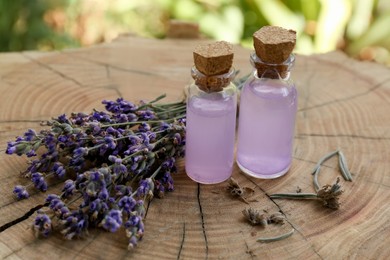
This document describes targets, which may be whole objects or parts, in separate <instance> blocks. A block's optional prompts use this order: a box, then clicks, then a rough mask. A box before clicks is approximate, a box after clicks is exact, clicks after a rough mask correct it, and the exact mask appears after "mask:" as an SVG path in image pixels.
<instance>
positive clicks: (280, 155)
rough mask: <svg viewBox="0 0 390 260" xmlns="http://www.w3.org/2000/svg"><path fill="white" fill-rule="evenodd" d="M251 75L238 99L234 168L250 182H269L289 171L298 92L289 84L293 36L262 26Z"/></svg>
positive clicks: (256, 42) (275, 28)
mask: <svg viewBox="0 0 390 260" xmlns="http://www.w3.org/2000/svg"><path fill="white" fill-rule="evenodd" d="M253 39H254V47H255V53H253V54H252V55H251V56H250V60H251V64H252V66H253V67H254V71H253V74H252V75H251V76H250V77H249V78H248V79H247V81H246V82H245V83H244V87H243V90H242V92H241V99H240V111H239V123H238V147H237V164H238V166H239V167H240V169H241V170H242V171H243V172H244V173H246V174H248V175H250V176H253V177H256V178H263V179H272V178H277V177H279V176H282V175H284V174H285V173H286V172H287V171H288V170H289V168H290V165H291V161H292V149H293V140H294V126H295V114H296V111H297V91H296V88H295V85H294V83H293V82H292V80H291V79H290V70H291V68H292V66H293V65H294V61H295V58H294V55H293V54H291V52H292V50H293V48H294V46H295V41H296V33H295V31H293V30H286V29H283V28H280V27H277V26H265V27H262V28H261V29H260V30H259V31H257V32H255V33H254V35H253Z"/></svg>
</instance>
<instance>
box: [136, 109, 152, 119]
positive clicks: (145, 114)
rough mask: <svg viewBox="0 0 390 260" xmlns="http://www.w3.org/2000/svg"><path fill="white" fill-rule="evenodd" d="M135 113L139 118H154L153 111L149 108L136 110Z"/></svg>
mask: <svg viewBox="0 0 390 260" xmlns="http://www.w3.org/2000/svg"><path fill="white" fill-rule="evenodd" d="M137 115H138V117H139V118H140V119H141V120H151V119H155V118H156V115H155V113H154V112H153V111H151V110H141V111H137Z"/></svg>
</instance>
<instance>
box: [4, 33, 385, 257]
mask: <svg viewBox="0 0 390 260" xmlns="http://www.w3.org/2000/svg"><path fill="white" fill-rule="evenodd" d="M199 41H200V40H173V39H172V40H152V39H143V38H136V37H123V38H119V39H118V40H116V41H115V42H113V43H110V44H103V45H99V46H96V47H92V48H86V49H77V50H66V51H62V52H50V53H42V52H22V53H9V54H5V53H4V54H0V57H1V59H0V90H1V93H2V95H0V104H1V105H0V106H1V109H0V134H1V135H0V146H1V148H0V149H2V153H1V155H0V162H1V164H0V179H1V183H0V191H1V198H0V216H1V217H0V226H1V225H4V224H6V223H8V222H10V221H12V220H14V219H16V218H18V217H20V216H22V215H23V214H25V213H26V212H27V211H29V210H30V209H31V208H32V207H34V206H36V205H37V204H40V203H42V202H43V200H44V198H45V196H46V194H42V193H35V194H32V196H31V198H30V199H28V200H23V201H16V199H15V198H14V196H13V194H12V189H13V187H14V186H15V185H16V184H25V183H27V180H24V179H22V178H21V177H20V175H19V172H20V171H23V170H24V169H25V168H26V162H27V159H26V158H25V157H17V156H7V155H5V154H4V148H5V147H6V142H7V141H10V140H13V139H14V138H15V136H17V135H20V134H22V133H23V132H24V131H25V130H26V129H28V128H34V129H39V128H40V126H39V122H40V121H41V120H45V119H49V118H51V117H54V116H58V115H60V114H62V113H67V114H69V113H71V112H76V111H85V112H88V111H91V109H93V108H97V109H102V108H103V106H102V104H101V103H100V102H101V100H103V99H109V100H113V99H116V98H117V97H118V96H119V97H124V98H125V99H129V100H132V101H137V100H139V99H146V100H147V99H149V100H150V99H153V98H154V97H156V96H158V95H160V94H161V93H167V95H168V100H178V99H180V98H181V97H182V90H183V87H184V86H185V85H186V84H188V83H189V82H190V72H189V69H190V67H191V66H192V64H193V62H192V50H193V49H194V47H195V46H196V45H197V44H198V43H199ZM249 54H250V50H246V49H243V48H240V47H236V48H235V59H234V66H235V67H236V68H239V69H240V70H241V72H242V73H241V75H244V74H247V73H249V72H250V71H251V67H250V64H249ZM296 60H297V61H296V65H295V68H294V70H293V78H294V80H295V83H296V85H297V88H298V91H299V112H298V114H297V124H296V133H295V143H294V148H295V149H294V161H293V165H292V168H291V170H290V172H289V173H288V174H287V175H285V176H284V177H281V178H278V179H275V180H258V179H253V178H250V177H247V176H245V175H243V174H241V173H240V172H239V170H238V168H237V167H235V168H234V174H233V177H234V178H235V179H236V180H238V181H239V182H240V183H241V184H242V185H243V186H248V187H252V188H253V189H254V190H255V198H256V200H257V201H256V202H251V203H250V205H247V204H245V203H243V202H241V201H240V200H236V199H232V198H231V197H230V195H229V194H228V193H227V191H226V186H227V183H226V182H225V183H222V184H219V185H209V186H207V185H199V184H196V183H195V182H193V181H191V180H190V179H189V178H188V177H187V176H186V174H185V172H184V161H183V160H181V161H179V163H178V165H179V172H178V174H177V175H175V176H174V179H175V187H176V190H175V191H174V192H172V193H168V194H166V196H165V198H164V199H154V200H153V201H152V203H151V205H150V207H149V211H148V214H147V218H146V221H145V225H146V227H145V229H146V231H145V236H144V239H143V241H142V242H141V243H140V244H139V247H138V248H137V249H135V250H134V251H127V244H128V241H127V238H126V236H125V233H124V230H120V231H119V232H117V233H115V234H111V233H108V232H105V231H103V230H92V231H91V232H90V235H89V237H87V238H86V239H83V240H74V241H66V240H64V239H63V238H62V236H61V235H60V234H55V235H53V236H51V237H49V238H47V239H36V238H35V237H34V236H33V234H32V232H31V230H30V228H29V227H30V226H31V222H32V220H33V217H30V218H29V219H27V220H25V221H23V222H20V223H19V224H17V225H13V226H12V227H10V228H8V229H6V230H5V231H3V232H1V233H0V258H4V259H43V258H46V259H56V258H60V257H61V258H66V259H68V258H75V259H120V258H131V257H133V258H135V259H193V258H194V259H198V258H199V259H216V258H221V259H251V258H253V259H265V258H274V259H281V258H294V259H297V258H299V259H317V258H327V259H346V258H363V259H380V258H382V259H384V258H386V257H389V256H390V247H389V243H390V221H389V216H390V204H389V201H390V177H389V176H390V172H389V169H390V160H389V154H390V113H389V111H390V71H389V69H388V68H385V67H383V66H380V65H377V64H373V63H365V62H358V61H355V60H352V59H350V58H348V57H346V56H345V55H344V54H341V53H339V52H334V53H329V54H324V55H313V56H297V59H296ZM336 149H341V150H342V151H343V152H344V154H345V155H346V158H347V160H348V163H349V167H350V169H351V172H352V175H353V178H354V181H353V182H344V181H342V186H343V189H344V194H343V195H342V197H341V203H342V205H341V208H340V209H339V210H331V209H327V208H324V207H322V206H321V205H319V204H317V203H316V202H315V201H292V200H277V199H273V200H271V199H270V198H269V197H268V195H269V194H272V193H276V192H295V191H296V189H297V187H298V186H299V187H300V188H301V189H302V192H313V191H314V190H313V185H312V176H311V174H310V172H311V170H312V168H313V167H314V165H315V163H316V162H317V161H318V159H319V158H320V157H322V156H323V155H324V154H326V153H328V152H330V151H333V150H336ZM337 176H339V169H338V164H337V161H336V159H332V160H330V161H328V162H326V163H325V166H324V167H323V168H322V171H321V174H320V183H321V184H331V183H333V182H334V181H335V180H336V177H337ZM61 188H62V185H61V184H56V185H53V186H51V187H50V189H49V191H48V192H47V193H48V194H50V193H54V192H58V191H59V190H60V189H61ZM249 206H250V207H252V208H255V209H259V210H267V211H268V212H270V213H272V212H276V211H281V212H283V214H285V215H286V217H287V220H288V223H286V224H284V225H282V226H278V225H269V226H268V227H267V228H261V227H257V226H250V225H248V224H247V223H246V222H245V221H244V219H243V216H242V213H241V211H242V210H243V209H245V208H248V207H249ZM291 229H294V230H295V234H294V235H293V236H292V237H290V238H288V239H285V240H283V241H278V242H274V243H267V244H264V243H259V242H256V238H258V237H267V236H273V235H275V234H282V233H284V232H286V231H289V230H291Z"/></svg>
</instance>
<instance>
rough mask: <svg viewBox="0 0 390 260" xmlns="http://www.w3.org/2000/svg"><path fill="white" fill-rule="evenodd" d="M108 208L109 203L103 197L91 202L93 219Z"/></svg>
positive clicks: (90, 208) (90, 209)
mask: <svg viewBox="0 0 390 260" xmlns="http://www.w3.org/2000/svg"><path fill="white" fill-rule="evenodd" d="M107 210H108V206H107V203H106V202H104V201H102V200H101V199H95V200H94V201H92V202H91V203H90V204H89V212H90V213H91V218H92V219H93V220H95V219H97V218H98V215H99V213H103V214H104V213H105V212H106V211H107Z"/></svg>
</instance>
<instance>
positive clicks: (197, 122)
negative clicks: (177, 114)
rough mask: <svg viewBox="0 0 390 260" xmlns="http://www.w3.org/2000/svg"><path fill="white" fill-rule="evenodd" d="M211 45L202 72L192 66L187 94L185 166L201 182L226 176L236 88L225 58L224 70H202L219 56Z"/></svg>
mask: <svg viewBox="0 0 390 260" xmlns="http://www.w3.org/2000/svg"><path fill="white" fill-rule="evenodd" d="M215 48H217V47H216V46H215V45H211V46H208V47H207V52H206V53H208V55H211V58H210V57H209V59H211V60H208V61H207V62H204V63H203V65H204V67H203V72H201V71H200V70H202V67H200V68H199V69H200V70H199V69H198V68H197V67H196V66H194V67H193V68H192V77H193V78H194V80H195V81H194V83H193V84H192V85H191V86H190V88H189V94H188V98H187V129H186V156H185V168H186V172H187V175H188V176H189V177H190V178H191V179H193V180H194V181H196V182H199V183H204V184H213V183H219V182H222V181H225V180H227V179H228V178H229V177H230V176H231V174H232V169H233V163H234V142H235V128H236V108H237V90H236V87H235V85H234V84H233V83H231V81H232V80H233V78H234V75H235V72H234V69H233V68H231V61H229V62H227V65H226V64H225V66H226V67H227V69H228V71H227V72H222V73H221V74H216V75H207V74H205V73H209V70H211V69H212V68H215V67H216V66H208V65H207V64H208V63H210V62H212V58H213V57H215V56H221V53H220V52H219V51H217V54H215V53H214V52H213V51H215ZM224 56H226V55H224ZM231 58H232V56H231ZM219 62H220V61H219ZM196 64H197V62H196V60H195V65H196ZM198 65H199V63H198ZM222 65H224V64H222ZM222 65H221V64H220V65H219V66H222ZM224 71H226V69H225V70H224ZM213 74H214V73H213Z"/></svg>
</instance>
